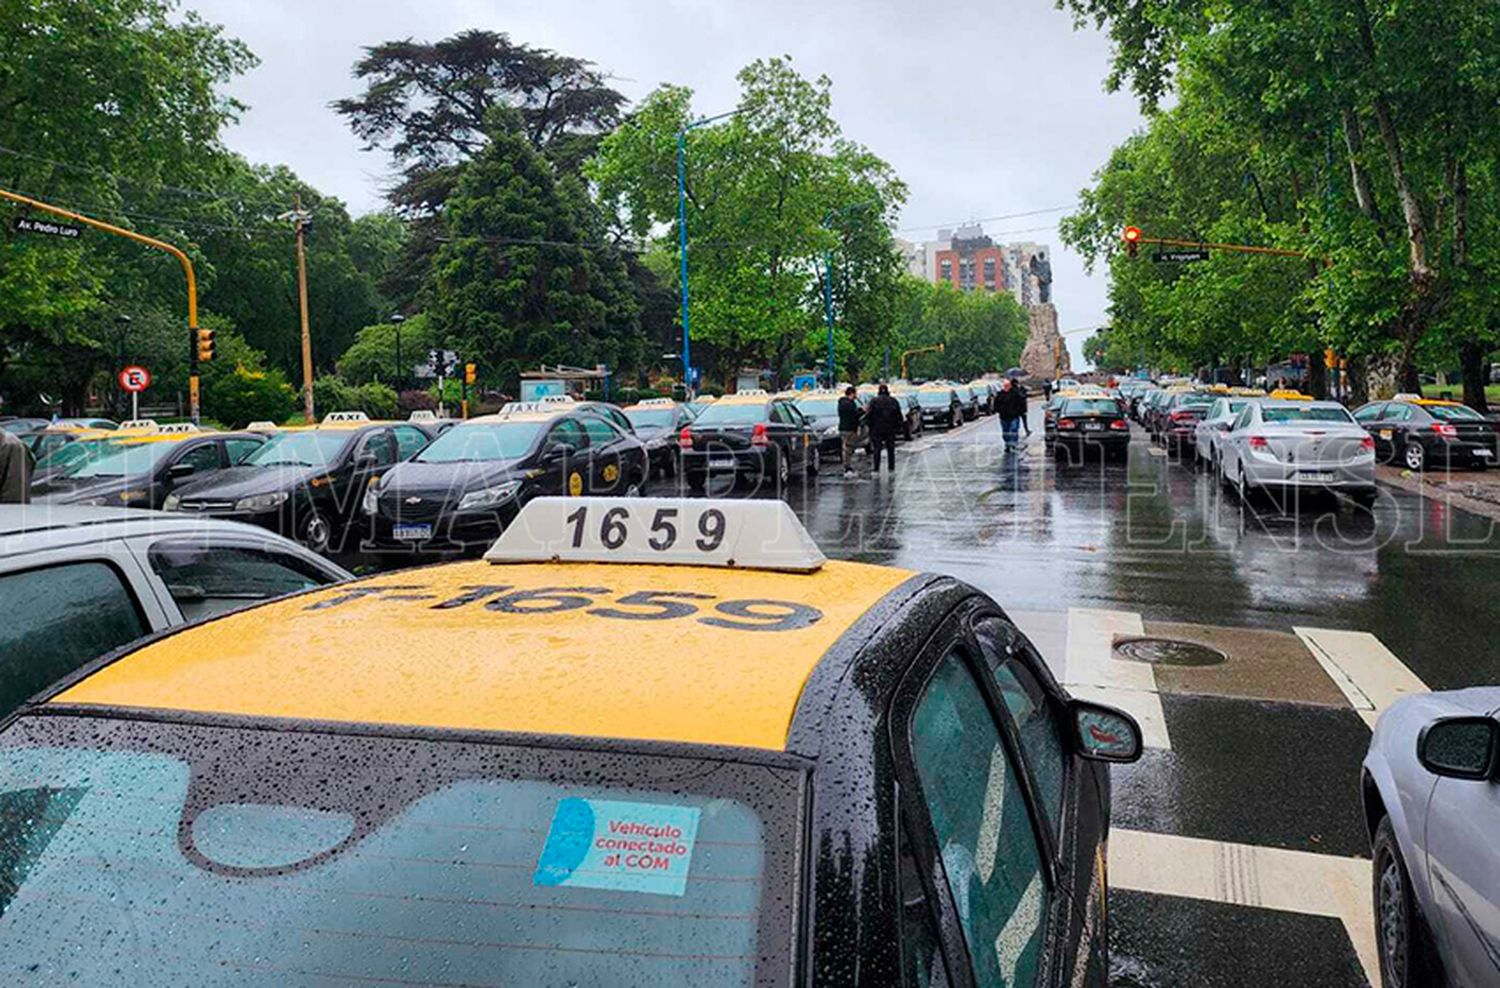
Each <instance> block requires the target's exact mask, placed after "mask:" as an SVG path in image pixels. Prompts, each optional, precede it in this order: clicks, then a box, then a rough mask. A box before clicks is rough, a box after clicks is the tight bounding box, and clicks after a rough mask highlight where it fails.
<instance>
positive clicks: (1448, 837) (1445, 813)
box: [1427, 779, 1500, 985]
mask: <svg viewBox="0 0 1500 988" xmlns="http://www.w3.org/2000/svg"><path fill="white" fill-rule="evenodd" d="M1497 820H1500V782H1496V781H1495V780H1493V779H1438V780H1437V785H1436V787H1435V788H1434V789H1433V791H1432V799H1431V800H1430V801H1429V802H1428V804H1427V864H1428V867H1429V869H1430V875H1429V879H1430V885H1431V888H1432V908H1433V910H1434V911H1435V912H1436V913H1437V916H1435V917H1433V918H1434V919H1436V920H1438V922H1437V923H1436V925H1437V926H1438V927H1439V928H1440V929H1441V933H1442V936H1443V938H1444V939H1445V940H1446V941H1447V950H1446V951H1445V952H1444V953H1445V956H1446V957H1447V958H1448V959H1450V961H1451V967H1452V968H1453V970H1451V971H1450V972H1449V973H1450V974H1452V975H1454V982H1455V983H1456V984H1460V985H1492V984H1497V983H1500V868H1497V865H1496V859H1497V854H1496V850H1495V829H1494V828H1495V821H1497Z"/></svg>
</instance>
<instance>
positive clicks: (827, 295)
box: [823, 199, 880, 388]
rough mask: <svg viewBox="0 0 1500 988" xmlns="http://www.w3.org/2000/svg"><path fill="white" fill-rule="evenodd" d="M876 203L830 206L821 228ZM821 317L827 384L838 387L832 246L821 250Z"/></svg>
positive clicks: (828, 228) (831, 227)
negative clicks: (825, 330) (824, 325)
mask: <svg viewBox="0 0 1500 988" xmlns="http://www.w3.org/2000/svg"><path fill="white" fill-rule="evenodd" d="M878 205H880V200H879V199H867V200H865V201H864V202H856V203H854V204H853V205H850V206H844V207H841V208H839V209H834V208H833V207H832V206H830V207H829V208H828V212H826V213H824V214H823V229H825V230H832V229H833V219H834V217H835V216H843V215H844V214H845V213H851V212H853V211H854V210H856V209H864V208H866V207H868V206H878ZM823 317H824V318H825V319H826V320H827V321H828V386H829V387H830V388H835V387H838V381H837V380H836V376H837V374H838V370H837V367H836V366H835V362H834V356H833V248H832V247H829V248H828V249H827V250H825V251H824V252H823Z"/></svg>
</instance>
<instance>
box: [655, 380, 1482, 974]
mask: <svg viewBox="0 0 1500 988" xmlns="http://www.w3.org/2000/svg"><path fill="white" fill-rule="evenodd" d="M1031 418H1032V427H1033V429H1034V430H1035V435H1034V436H1033V437H1032V438H1031V439H1030V440H1028V441H1026V442H1024V443H1023V444H1022V446H1021V447H1020V448H1019V449H1016V450H1010V451H1006V450H1004V449H1003V447H1002V443H1001V437H1000V428H999V423H998V421H997V420H996V419H994V418H986V419H981V420H979V421H978V422H975V423H972V424H969V425H967V426H964V427H961V428H959V429H956V430H954V431H953V432H951V433H946V434H944V433H928V434H926V435H924V436H921V437H919V438H918V439H916V440H915V441H913V442H911V443H907V444H903V445H902V446H900V447H899V448H898V451H897V458H898V463H897V471H896V474H895V476H894V477H892V476H890V475H889V474H882V475H879V476H875V477H871V476H869V475H868V470H869V464H868V463H867V462H866V461H864V460H863V459H861V461H860V463H859V467H860V470H861V473H862V476H861V477H860V478H859V479H853V480H846V479H844V478H843V477H842V476H840V475H839V472H838V471H837V470H832V469H825V471H824V472H823V475H822V476H821V477H819V478H817V479H816V480H814V481H812V482H810V483H808V484H793V485H792V487H791V488H790V489H789V490H787V491H786V492H784V493H785V496H786V499H787V500H788V501H789V502H790V503H791V504H792V506H793V508H794V510H796V511H797V513H798V514H799V516H800V517H801V518H802V520H803V522H804V524H805V525H806V526H807V528H808V530H809V531H810V532H811V533H812V534H813V536H814V537H815V538H816V540H817V542H818V544H819V545H820V546H821V547H822V548H823V551H824V552H825V553H826V554H828V555H829V556H831V557H834V558H845V559H856V560H862V561H868V562H876V563H883V564H888V565H895V566H902V567H909V568H913V569H923V570H930V571H936V572H941V573H946V574H950V575H953V576H956V577H959V578H961V579H963V580H966V581H968V582H969V583H971V584H973V585H974V586H976V587H979V588H980V589H982V590H984V591H985V592H987V593H989V594H990V595H991V596H993V597H994V598H995V599H996V600H998V601H999V602H1000V603H1001V604H1002V605H1003V606H1004V607H1005V608H1006V609H1007V610H1008V611H1009V612H1011V614H1012V615H1013V616H1014V617H1015V618H1016V620H1017V621H1018V623H1019V624H1021V626H1022V628H1023V630H1026V631H1027V633H1028V634H1029V635H1031V636H1032V638H1033V640H1034V641H1035V642H1036V644H1037V646H1038V647H1039V649H1040V650H1041V651H1042V653H1043V654H1044V655H1045V656H1046V658H1047V659H1048V661H1049V663H1050V664H1052V665H1053V668H1054V671H1057V672H1058V673H1059V678H1061V679H1063V681H1064V682H1065V683H1068V682H1069V681H1070V680H1069V678H1068V677H1067V676H1064V675H1063V670H1064V668H1065V667H1066V666H1069V665H1070V663H1071V662H1072V661H1073V658H1071V657H1072V656H1075V655H1076V654H1077V652H1076V649H1077V648H1078V647H1079V646H1078V643H1077V640H1078V639H1079V636H1081V634H1082V632H1081V630H1080V629H1084V628H1086V627H1087V626H1088V625H1087V620H1094V618H1091V617H1090V615H1091V614H1093V613H1094V612H1107V613H1106V615H1105V617H1104V618H1103V620H1104V621H1105V623H1106V624H1108V623H1109V622H1111V621H1114V622H1116V623H1117V624H1118V623H1119V622H1121V621H1123V622H1125V623H1124V624H1123V625H1120V626H1122V627H1129V626H1131V622H1135V623H1137V624H1140V625H1141V627H1142V628H1143V630H1144V631H1145V632H1147V633H1158V634H1169V633H1170V634H1171V635H1172V636H1174V637H1187V638H1196V639H1197V640H1201V641H1202V642H1204V643H1206V644H1210V645H1212V646H1214V647H1216V648H1220V649H1222V650H1223V651H1224V652H1225V653H1226V654H1227V655H1228V656H1229V659H1228V661H1227V662H1226V663H1224V664H1223V666H1222V667H1221V668H1219V669H1217V670H1215V669H1207V670H1201V671H1200V670H1163V669H1158V670H1157V674H1156V686H1157V689H1158V690H1159V691H1160V692H1159V694H1152V696H1153V697H1156V696H1158V695H1159V714H1158V717H1159V718H1160V719H1161V720H1162V722H1163V726H1162V729H1161V730H1162V733H1163V735H1166V734H1170V742H1169V743H1168V742H1166V741H1162V742H1158V743H1157V744H1155V745H1153V746H1151V747H1149V748H1148V750H1147V752H1146V754H1145V756H1144V757H1143V758H1142V760H1141V761H1140V762H1139V763H1137V764H1136V765H1133V766H1128V767H1125V768H1122V769H1117V770H1116V772H1115V774H1114V778H1115V788H1114V792H1115V795H1114V800H1113V803H1114V805H1113V816H1114V821H1113V825H1114V827H1115V830H1116V836H1115V838H1114V839H1113V840H1112V848H1114V850H1112V855H1115V856H1117V857H1118V856H1120V855H1121V854H1122V853H1123V852H1122V851H1121V850H1120V848H1126V847H1129V846H1132V845H1133V844H1136V843H1139V841H1132V840H1131V838H1132V837H1133V836H1134V835H1136V834H1145V835H1148V836H1150V837H1154V838H1155V842H1154V843H1152V842H1150V841H1148V844H1149V845H1150V846H1151V847H1153V848H1155V847H1157V846H1158V845H1160V844H1161V840H1163V839H1165V840H1166V841H1167V843H1166V844H1165V845H1163V846H1165V847H1166V851H1165V854H1164V858H1163V860H1161V861H1159V862H1154V861H1151V860H1149V859H1147V861H1146V864H1145V866H1144V869H1143V868H1142V867H1141V866H1139V865H1138V866H1137V867H1136V868H1135V869H1134V871H1135V872H1136V873H1137V875H1139V874H1140V873H1141V872H1142V871H1143V870H1144V874H1145V875H1146V877H1147V878H1148V879H1149V880H1148V881H1146V882H1144V883H1141V882H1137V885H1140V884H1146V885H1150V886H1152V889H1153V890H1151V891H1141V890H1140V889H1139V887H1136V888H1132V887H1128V886H1129V882H1130V881H1131V878H1130V872H1131V871H1132V869H1130V868H1128V867H1122V866H1119V865H1117V864H1113V863H1112V866H1111V874H1112V875H1115V876H1118V875H1120V874H1121V873H1124V874H1125V879H1124V881H1125V884H1126V887H1122V881H1121V879H1119V878H1116V879H1115V887H1114V889H1113V890H1112V893H1111V898H1110V902H1111V913H1112V915H1111V925H1112V935H1111V941H1112V945H1113V954H1114V958H1113V974H1114V981H1115V984H1116V985H1118V986H1122V988H1147V986H1151V988H1154V986H1168V985H1186V984H1193V985H1205V986H1226V988H1227V986H1239V985H1281V984H1285V985H1304V984H1306V985H1335V986H1341V985H1364V984H1367V983H1368V981H1367V977H1368V975H1369V973H1370V972H1371V966H1370V954H1369V949H1368V943H1366V944H1365V947H1366V953H1365V956H1364V958H1363V961H1364V963H1363V965H1362V964H1361V959H1360V958H1359V957H1358V956H1357V953H1358V943H1359V940H1360V936H1361V935H1363V936H1365V937H1368V936H1369V930H1368V926H1369V920H1368V913H1367V912H1365V914H1364V915H1363V916H1354V917H1352V918H1346V919H1345V920H1343V921H1341V920H1340V919H1339V918H1337V917H1334V916H1330V915H1318V914H1317V913H1318V912H1319V909H1318V907H1315V906H1311V905H1310V906H1308V907H1306V908H1301V907H1300V906H1298V905H1296V904H1297V902H1298V901H1299V900H1298V896H1297V894H1295V891H1294V893H1293V894H1292V901H1293V904H1294V908H1290V909H1289V908H1270V907H1267V906H1266V905H1264V901H1269V900H1271V899H1274V898H1275V895H1270V894H1266V893H1267V890H1264V889H1259V888H1257V886H1256V882H1257V880H1258V879H1257V877H1256V875H1257V872H1256V865H1255V861H1257V860H1258V858H1257V855H1259V854H1261V850H1260V849H1272V853H1291V854H1303V855H1314V856H1316V857H1308V858H1306V859H1299V860H1306V861H1308V862H1311V863H1312V864H1314V865H1318V864H1322V863H1325V862H1331V863H1332V865H1336V866H1339V867H1342V868H1343V869H1344V872H1346V873H1347V874H1348V875H1350V876H1352V877H1351V878H1350V881H1351V882H1352V883H1353V885H1354V886H1355V888H1354V891H1355V893H1356V894H1354V895H1353V896H1352V898H1353V899H1354V900H1356V901H1358V900H1359V898H1360V896H1361V895H1364V896H1367V893H1366V892H1363V891H1362V890H1361V889H1359V888H1358V885H1359V884H1360V883H1361V882H1364V881H1367V877H1366V876H1367V873H1368V868H1367V865H1366V864H1365V863H1364V862H1363V861H1361V860H1359V859H1365V858H1368V831H1367V826H1366V822H1365V820H1364V817H1363V814H1362V811H1361V809H1360V803H1359V796H1358V778H1359V764H1360V761H1361V759H1362V758H1363V756H1364V753H1365V749H1366V747H1367V745H1368V743H1369V728H1368V726H1367V724H1366V721H1365V720H1363V719H1361V717H1360V716H1359V715H1358V712H1357V711H1356V710H1354V709H1352V708H1351V706H1350V702H1349V701H1348V700H1346V699H1345V698H1344V695H1343V694H1341V693H1340V692H1339V688H1338V687H1336V686H1335V685H1334V684H1333V682H1332V680H1331V679H1330V678H1329V676H1328V674H1326V673H1324V672H1323V671H1322V670H1321V669H1320V668H1319V666H1318V663H1317V662H1315V661H1314V659H1313V657H1312V654H1311V652H1310V651H1309V647H1308V646H1307V645H1306V644H1304V643H1303V642H1302V641H1301V640H1299V638H1298V637H1297V636H1296V635H1295V634H1293V630H1294V629H1302V630H1305V629H1309V628H1312V629H1334V631H1335V633H1337V631H1338V630H1345V631H1353V632H1365V633H1368V634H1369V635H1370V636H1373V638H1370V639H1369V641H1371V642H1374V643H1375V644H1374V647H1375V648H1376V649H1378V648H1379V647H1380V646H1381V645H1383V646H1384V648H1385V649H1388V650H1389V653H1390V654H1392V655H1393V656H1395V657H1397V658H1398V659H1399V661H1400V662H1404V663H1405V665H1406V666H1407V667H1409V669H1410V670H1411V671H1412V672H1413V673H1415V675H1416V676H1417V677H1418V678H1420V679H1421V680H1422V681H1423V682H1425V684H1426V685H1427V686H1428V687H1430V688H1432V689H1449V688H1455V687H1461V686H1468V685H1474V684H1478V683H1495V682H1500V652H1497V650H1495V649H1494V648H1493V647H1492V635H1493V629H1494V628H1496V627H1497V620H1500V600H1497V597H1496V594H1495V593H1494V588H1495V587H1496V586H1500V534H1497V532H1496V531H1495V528H1496V523H1495V522H1492V521H1490V520H1488V519H1484V518H1480V517H1477V516H1474V515H1470V514H1467V513H1465V512H1462V511H1459V510H1456V509H1453V508H1450V507H1448V506H1446V505H1444V504H1442V503H1439V502H1436V501H1432V500H1428V499H1424V498H1422V497H1420V496H1418V495H1416V494H1412V493H1408V492H1406V491H1404V490H1396V489H1393V488H1382V491H1381V496H1380V498H1379V499H1378V501H1377V503H1376V505H1375V506H1374V508H1373V510H1365V509H1362V508H1359V507H1357V506H1355V505H1354V504H1352V503H1350V502H1347V501H1343V500H1341V499H1335V498H1325V499H1322V500H1314V501H1312V502H1311V503H1307V504H1303V505H1300V506H1297V508H1296V510H1291V511H1287V510H1282V509H1280V508H1279V507H1278V506H1276V505H1274V504H1272V503H1270V502H1266V501H1260V502H1256V503H1253V504H1252V505H1250V506H1245V505H1242V504H1241V503H1240V502H1239V501H1238V499H1237V498H1236V497H1235V496H1234V495H1233V494H1231V493H1229V492H1226V491H1222V490H1220V489H1219V487H1218V485H1217V484H1216V483H1215V482H1214V481H1213V480H1212V479H1211V478H1210V477H1209V476H1208V475H1207V474H1206V473H1205V472H1201V471H1197V470H1195V469H1193V467H1192V466H1190V465H1185V464H1182V463H1178V462H1175V461H1174V460H1173V459H1172V458H1170V457H1166V456H1163V455H1161V451H1160V450H1155V449H1153V448H1152V447H1151V446H1150V444H1149V443H1148V442H1147V440H1146V439H1145V437H1144V434H1142V433H1141V432H1140V431H1139V430H1136V432H1135V434H1134V439H1133V442H1132V445H1131V450H1130V457H1129V461H1128V463H1127V464H1104V463H1100V462H1098V461H1090V462H1086V463H1084V464H1081V465H1078V466H1072V467H1059V466H1058V465H1057V464H1055V463H1054V461H1053V460H1052V459H1051V458H1050V457H1049V456H1046V455H1045V454H1044V452H1043V450H1042V441H1041V434H1040V408H1039V406H1037V405H1035V404H1033V406H1032V410H1031ZM675 489H676V488H675V484H674V482H673V481H670V480H663V481H658V482H657V483H656V485H655V487H654V489H653V490H652V491H651V493H660V494H667V493H672V492H674V491H675ZM710 493H714V494H720V493H723V492H721V491H716V490H711V492H710ZM734 496H774V495H773V493H772V492H749V493H747V492H739V493H737V494H736V495H734ZM1086 619H1087V620H1086ZM1377 640H1378V641H1377ZM1103 641H1104V646H1103V647H1104V648H1105V649H1106V650H1107V649H1108V644H1109V638H1108V636H1107V635H1106V636H1105V638H1104V639H1103ZM1069 671H1070V672H1071V669H1069ZM1070 688H1072V687H1071V686H1070ZM1115 697H1116V700H1117V701H1118V702H1122V705H1124V704H1123V701H1124V700H1125V699H1131V697H1129V696H1122V695H1120V694H1116V695H1115ZM1102 698H1104V699H1106V700H1109V699H1111V696H1110V694H1108V693H1107V692H1106V693H1105V694H1102ZM1153 702H1155V701H1154V700H1153ZM1132 712H1133V713H1137V716H1138V717H1140V716H1141V714H1140V713H1139V712H1138V711H1137V710H1135V709H1132ZM1173 842H1178V843H1173ZM1182 842H1186V843H1182ZM1189 846H1191V847H1199V848H1208V849H1210V850H1211V852H1212V855H1213V857H1212V860H1213V861H1215V862H1218V863H1217V864H1216V865H1215V866H1213V867H1214V869H1216V870H1217V872H1218V873H1216V874H1210V875H1207V876H1194V875H1192V874H1190V873H1188V872H1189V869H1188V867H1187V866H1186V865H1182V864H1180V863H1179V862H1176V861H1173V860H1169V859H1171V858H1173V857H1176V856H1178V855H1177V854H1176V849H1179V848H1182V847H1189ZM1151 853H1159V852H1157V851H1153V852H1151ZM1226 862H1227V864H1226ZM1332 865H1331V866H1332ZM1316 870H1317V869H1316V868H1311V869H1309V874H1310V875H1311V874H1313V873H1314V872H1316ZM1158 874H1160V875H1166V876H1168V877H1167V878H1162V879H1161V880H1160V881H1158ZM1308 880H1309V881H1310V882H1316V881H1318V880H1317V879H1316V878H1309V879H1308ZM1174 883H1178V884H1181V885H1182V887H1183V888H1184V889H1185V890H1186V891H1185V892H1184V894H1181V895H1178V894H1173V893H1172V891H1171V890H1172V889H1173V888H1175V885H1174ZM1200 886H1202V887H1203V888H1208V889H1210V891H1208V892H1204V891H1201V889H1200V888H1199V887H1200ZM1164 889H1165V891H1164ZM1326 891H1327V890H1326V889H1323V888H1320V887H1313V886H1309V888H1308V890H1307V899H1308V901H1309V902H1312V901H1314V900H1316V899H1317V898H1318V895H1320V894H1323V893H1324V892H1326ZM1346 891H1347V890H1346ZM1364 901H1365V902H1366V903H1367V902H1368V899H1367V898H1365V899H1364ZM1360 908H1362V909H1364V908H1367V907H1360ZM1324 911H1325V912H1326V910H1324ZM1361 929H1364V933H1363V934H1361V933H1360V932H1359V931H1360V930H1361Z"/></svg>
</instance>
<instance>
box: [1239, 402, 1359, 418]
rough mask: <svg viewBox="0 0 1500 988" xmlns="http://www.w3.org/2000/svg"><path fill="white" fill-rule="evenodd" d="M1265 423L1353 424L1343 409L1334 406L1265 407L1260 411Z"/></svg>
mask: <svg viewBox="0 0 1500 988" xmlns="http://www.w3.org/2000/svg"><path fill="white" fill-rule="evenodd" d="M1260 414H1261V417H1262V418H1263V419H1265V420H1266V421H1267V422H1353V421H1354V419H1353V418H1352V417H1351V416H1350V415H1349V413H1348V412H1346V411H1345V410H1344V409H1342V408H1339V407H1338V406H1336V405H1267V406H1266V407H1265V408H1263V409H1261V413H1260Z"/></svg>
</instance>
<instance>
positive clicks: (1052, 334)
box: [1021, 302, 1073, 381]
mask: <svg viewBox="0 0 1500 988" xmlns="http://www.w3.org/2000/svg"><path fill="white" fill-rule="evenodd" d="M1026 313H1027V316H1028V317H1029V320H1030V323H1031V326H1030V331H1029V332H1028V333H1027V336H1026V346H1025V347H1024V348H1022V350H1021V369H1022V370H1023V371H1025V372H1026V376H1027V377H1036V378H1042V379H1044V380H1048V381H1051V380H1055V379H1057V378H1059V377H1062V376H1063V375H1066V374H1071V373H1072V372H1073V361H1072V358H1071V357H1069V356H1068V347H1067V344H1066V343H1064V342H1063V338H1062V333H1061V332H1060V331H1059V330H1058V328H1057V306H1055V305H1053V304H1052V303H1051V302H1043V303H1042V304H1041V305H1033V306H1031V307H1030V308H1029V309H1027V310H1026Z"/></svg>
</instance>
